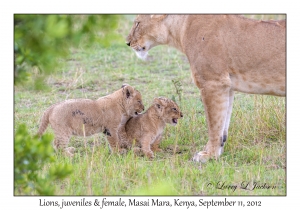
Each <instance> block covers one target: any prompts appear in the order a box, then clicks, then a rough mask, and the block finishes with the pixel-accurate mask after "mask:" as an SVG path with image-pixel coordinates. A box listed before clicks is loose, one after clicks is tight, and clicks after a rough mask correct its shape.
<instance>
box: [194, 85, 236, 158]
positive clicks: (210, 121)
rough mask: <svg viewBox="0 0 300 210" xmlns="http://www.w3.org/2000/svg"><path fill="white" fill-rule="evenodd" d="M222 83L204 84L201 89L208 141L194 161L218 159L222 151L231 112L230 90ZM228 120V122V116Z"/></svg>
mask: <svg viewBox="0 0 300 210" xmlns="http://www.w3.org/2000/svg"><path fill="white" fill-rule="evenodd" d="M224 81H225V82H224ZM224 81H212V82H206V83H205V85H203V87H204V88H202V89H201V97H202V101H203V104H204V109H205V115H206V122H207V125H208V134H209V141H208V142H207V144H206V146H205V149H204V151H201V152H198V153H196V154H195V155H194V157H193V160H194V161H201V162H206V161H207V160H208V159H209V158H211V157H215V158H218V157H219V156H220V155H221V153H222V151H223V145H224V140H225V138H224V132H225V134H227V130H225V127H226V119H227V115H228V114H229V115H230V114H231V110H229V109H231V108H230V106H229V102H230V93H231V90H230V87H229V85H227V83H226V80H224ZM228 120H230V116H229V118H228ZM228 126H229V121H228ZM228 126H227V129H228Z"/></svg>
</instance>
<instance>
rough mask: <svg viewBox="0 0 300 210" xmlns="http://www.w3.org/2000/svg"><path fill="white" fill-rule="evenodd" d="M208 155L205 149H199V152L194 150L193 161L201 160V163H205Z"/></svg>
mask: <svg viewBox="0 0 300 210" xmlns="http://www.w3.org/2000/svg"><path fill="white" fill-rule="evenodd" d="M209 158H210V157H209V155H208V154H207V152H205V151H201V152H196V153H195V155H194V157H193V161H196V162H201V163H206V162H207V161H208V160H209Z"/></svg>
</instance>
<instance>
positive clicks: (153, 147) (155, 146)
mask: <svg viewBox="0 0 300 210" xmlns="http://www.w3.org/2000/svg"><path fill="white" fill-rule="evenodd" d="M161 140H162V134H160V135H159V136H158V137H157V138H156V139H155V141H154V142H153V144H151V150H152V151H153V152H162V151H163V150H162V149H160V148H159V144H160V142H161Z"/></svg>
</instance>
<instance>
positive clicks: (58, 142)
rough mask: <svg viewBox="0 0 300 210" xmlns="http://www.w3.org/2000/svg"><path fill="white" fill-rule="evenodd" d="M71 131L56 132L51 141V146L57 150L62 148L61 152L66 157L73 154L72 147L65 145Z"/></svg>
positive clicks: (67, 142)
mask: <svg viewBox="0 0 300 210" xmlns="http://www.w3.org/2000/svg"><path fill="white" fill-rule="evenodd" d="M70 137H71V133H70V132H56V133H55V139H54V141H53V147H54V149H55V150H56V151H57V150H60V149H61V150H63V154H64V155H66V156H68V157H73V156H74V151H75V148H74V147H67V146H68V144H69V141H70Z"/></svg>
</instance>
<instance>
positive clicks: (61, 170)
mask: <svg viewBox="0 0 300 210" xmlns="http://www.w3.org/2000/svg"><path fill="white" fill-rule="evenodd" d="M52 139H53V136H52V135H49V134H45V135H43V136H42V137H41V138H39V137H38V136H31V135H30V134H29V133H28V131H27V128H26V126H25V125H24V124H22V125H20V126H19V127H18V129H17V131H16V135H15V144H14V181H15V183H14V189H15V194H20V195H32V194H34V195H35V194H39V195H53V194H54V192H55V186H54V185H53V181H55V180H60V179H63V178H65V177H67V176H68V175H69V174H71V173H72V167H71V166H70V165H67V164H55V163H54V162H55V157H54V156H53V155H54V153H53V148H52V145H51V142H52ZM49 163H52V164H53V163H54V165H52V166H51V167H50V168H49V171H48V170H46V171H47V172H46V173H45V174H44V175H40V174H39V173H40V171H41V169H43V168H44V167H45V166H47V164H49Z"/></svg>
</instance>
